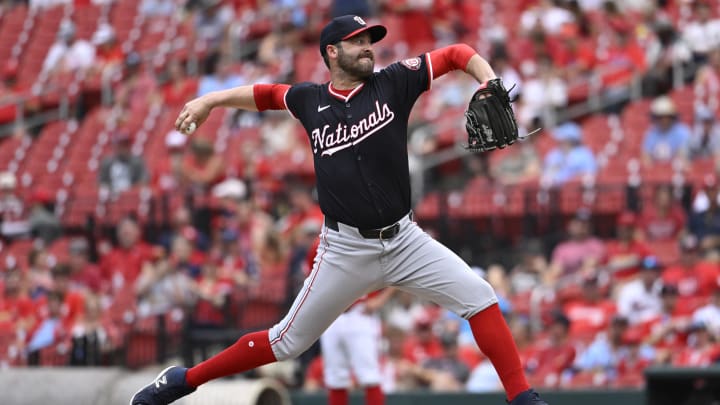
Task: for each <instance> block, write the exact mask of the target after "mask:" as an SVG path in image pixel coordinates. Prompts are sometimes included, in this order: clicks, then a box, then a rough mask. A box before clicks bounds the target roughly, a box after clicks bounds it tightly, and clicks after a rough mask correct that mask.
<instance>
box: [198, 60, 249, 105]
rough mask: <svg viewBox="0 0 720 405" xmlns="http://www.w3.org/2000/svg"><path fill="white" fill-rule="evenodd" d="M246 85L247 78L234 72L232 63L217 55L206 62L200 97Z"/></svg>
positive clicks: (199, 90) (199, 85)
mask: <svg viewBox="0 0 720 405" xmlns="http://www.w3.org/2000/svg"><path fill="white" fill-rule="evenodd" d="M243 84H245V78H244V77H243V76H242V75H239V74H237V73H235V72H233V66H232V63H231V62H230V61H229V60H227V59H224V58H222V57H221V56H220V54H219V53H216V54H214V55H212V56H209V57H208V59H207V60H206V61H205V74H204V75H203V76H202V77H201V78H200V82H199V83H198V91H197V95H198V96H203V95H205V94H208V93H211V92H213V91H220V90H225V89H230V88H233V87H238V86H242V85H243Z"/></svg>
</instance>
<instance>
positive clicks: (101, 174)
mask: <svg viewBox="0 0 720 405" xmlns="http://www.w3.org/2000/svg"><path fill="white" fill-rule="evenodd" d="M112 141H113V146H114V148H115V150H114V152H113V154H112V155H110V156H106V157H105V158H104V159H103V160H102V163H101V164H100V170H98V181H99V183H100V187H101V188H102V189H105V190H107V191H109V192H110V193H111V194H114V195H117V194H120V193H122V192H123V191H126V190H128V189H130V188H132V187H134V186H137V185H141V184H146V183H147V182H148V180H149V173H148V170H147V167H146V165H145V160H144V159H143V158H142V156H138V155H135V154H133V153H132V143H133V138H132V136H131V135H130V133H128V132H127V131H124V130H119V131H117V132H115V134H113V137H112Z"/></svg>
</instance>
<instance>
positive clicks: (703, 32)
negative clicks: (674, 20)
mask: <svg viewBox="0 0 720 405" xmlns="http://www.w3.org/2000/svg"><path fill="white" fill-rule="evenodd" d="M682 36H683V40H684V41H685V42H686V43H687V45H688V46H689V47H690V50H691V51H692V53H693V59H695V62H697V63H704V62H705V61H707V55H708V53H709V52H710V50H711V49H713V48H716V47H718V46H720V19H714V18H712V10H711V9H710V4H708V3H707V1H705V0H699V1H696V2H695V19H694V21H691V22H690V23H688V25H687V26H686V27H685V29H684V30H683V32H682Z"/></svg>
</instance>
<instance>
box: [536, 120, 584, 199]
mask: <svg viewBox="0 0 720 405" xmlns="http://www.w3.org/2000/svg"><path fill="white" fill-rule="evenodd" d="M582 136H583V133H582V129H581V128H580V126H579V125H578V124H576V123H574V122H566V123H564V124H562V125H560V126H558V127H556V128H555V129H554V131H553V137H554V138H555V140H557V141H558V146H556V147H555V148H553V149H552V150H550V152H549V153H548V154H547V156H545V162H544V164H543V172H542V178H543V180H544V181H545V182H547V183H548V184H552V185H560V184H563V183H566V182H568V181H571V180H577V179H581V178H582V177H583V176H592V175H595V173H596V172H597V163H596V162H595V156H594V155H593V153H592V151H591V150H590V148H588V147H587V146H585V145H583V143H582Z"/></svg>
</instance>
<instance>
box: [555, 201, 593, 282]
mask: <svg viewBox="0 0 720 405" xmlns="http://www.w3.org/2000/svg"><path fill="white" fill-rule="evenodd" d="M591 219H592V214H591V213H590V211H588V210H586V209H581V210H578V212H577V213H576V214H575V216H574V217H573V218H571V219H570V221H569V222H568V224H567V239H566V240H565V241H563V242H561V243H559V244H558V245H557V246H555V249H553V252H552V258H551V261H550V271H549V274H548V276H549V277H550V280H546V281H551V280H556V279H558V278H560V277H565V276H570V275H574V274H576V273H578V272H580V271H581V270H593V269H594V268H595V267H596V266H597V265H598V264H599V263H602V262H603V261H604V260H605V254H606V251H605V244H604V243H603V241H602V240H600V239H599V238H597V237H595V236H594V235H593V234H592V231H591V223H590V222H591Z"/></svg>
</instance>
